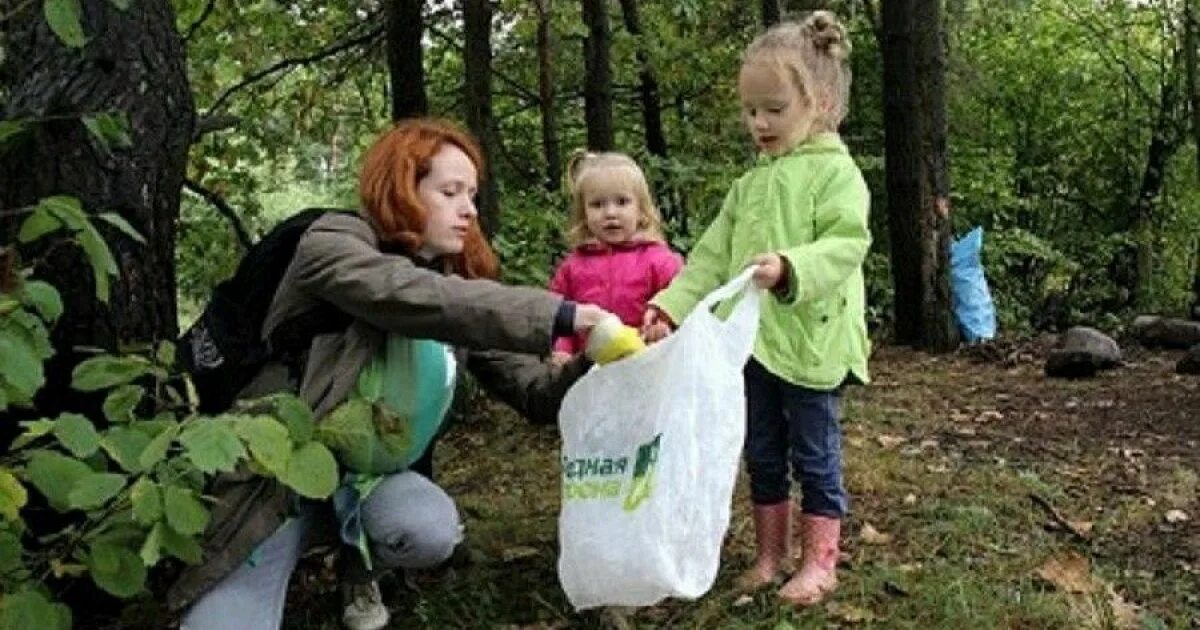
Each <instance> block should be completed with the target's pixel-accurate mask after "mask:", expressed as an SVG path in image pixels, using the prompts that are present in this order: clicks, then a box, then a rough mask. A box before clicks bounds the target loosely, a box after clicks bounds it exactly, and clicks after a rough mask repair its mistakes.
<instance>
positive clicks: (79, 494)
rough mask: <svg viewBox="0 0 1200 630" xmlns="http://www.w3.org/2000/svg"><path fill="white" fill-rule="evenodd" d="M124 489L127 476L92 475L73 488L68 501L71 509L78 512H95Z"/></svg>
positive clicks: (111, 474) (114, 474) (112, 474)
mask: <svg viewBox="0 0 1200 630" xmlns="http://www.w3.org/2000/svg"><path fill="white" fill-rule="evenodd" d="M124 487H125V475H118V474H116V473H92V474H91V475H88V476H86V477H84V478H82V479H80V480H79V481H78V482H77V483H76V484H75V486H74V487H73V488H71V493H70V494H69V495H68V496H67V500H68V501H70V503H71V507H73V508H75V509H77V510H93V509H96V508H98V507H100V506H102V505H104V504H105V503H107V502H108V500H109V499H111V498H113V497H115V496H117V493H118V492H120V491H121V489H122V488H124Z"/></svg>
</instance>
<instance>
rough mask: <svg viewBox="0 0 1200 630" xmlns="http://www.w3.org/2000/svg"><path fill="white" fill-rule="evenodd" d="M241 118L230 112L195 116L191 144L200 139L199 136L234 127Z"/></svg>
mask: <svg viewBox="0 0 1200 630" xmlns="http://www.w3.org/2000/svg"><path fill="white" fill-rule="evenodd" d="M240 122H242V119H241V118H239V117H238V116H233V115H231V114H215V115H213V116H198V117H197V118H196V128H195V129H194V130H192V144H195V143H196V142H197V141H199V140H200V137H201V136H203V135H205V134H209V133H213V132H216V131H224V130H226V129H230V128H233V127H236V126H237V125H238V123H240Z"/></svg>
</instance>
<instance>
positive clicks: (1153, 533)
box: [286, 339, 1200, 629]
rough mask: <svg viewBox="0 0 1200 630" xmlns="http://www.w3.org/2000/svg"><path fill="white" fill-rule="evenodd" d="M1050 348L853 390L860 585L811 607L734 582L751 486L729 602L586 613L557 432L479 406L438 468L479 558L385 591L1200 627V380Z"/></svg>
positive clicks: (320, 619)
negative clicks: (565, 519)
mask: <svg viewBox="0 0 1200 630" xmlns="http://www.w3.org/2000/svg"><path fill="white" fill-rule="evenodd" d="M1048 347H1049V342H1048V341H1047V340H1046V339H1042V340H1034V341H1026V342H1020V343H1000V344H993V345H989V346H982V347H976V348H972V349H968V350H963V351H960V352H959V353H956V354H951V355H943V356H931V355H926V354H922V353H918V352H913V351H911V350H907V349H901V348H894V347H884V348H880V349H878V350H877V351H876V353H875V355H874V356H873V358H872V371H873V379H874V382H873V383H872V384H871V385H870V386H869V387H855V388H852V389H850V390H848V392H847V396H846V404H845V418H844V423H843V427H844V432H845V442H844V450H845V456H846V481H847V485H848V489H849V491H850V494H851V497H852V506H851V514H850V516H849V517H848V519H847V521H846V527H845V530H844V533H843V539H844V545H843V553H842V558H841V562H840V576H841V587H840V589H839V590H838V591H837V594H836V596H835V597H833V598H832V599H831V600H829V601H828V602H827V603H825V604H823V605H821V606H818V607H816V608H815V609H811V610H805V611H795V610H792V609H789V608H787V607H785V606H782V605H780V604H779V602H778V600H777V599H776V598H775V597H774V596H773V594H772V593H771V592H766V593H763V594H760V595H758V596H756V597H753V598H750V597H740V596H739V595H737V594H736V593H735V592H734V591H733V578H734V576H736V575H737V573H738V572H739V571H740V570H741V569H742V568H743V567H745V566H746V565H747V563H748V562H749V560H750V558H751V556H752V553H753V528H752V525H751V521H750V515H749V506H748V500H747V498H746V496H745V480H744V479H742V481H741V483H739V490H738V493H737V497H736V498H735V502H734V512H733V518H732V522H731V525H730V530H729V535H728V536H727V538H726V544H725V548H724V553H723V559H722V567H721V571H720V574H719V576H718V578H717V581H716V584H715V585H714V587H713V588H712V590H711V591H710V592H709V593H708V594H707V595H705V596H704V597H702V598H701V599H699V600H698V601H694V602H684V601H669V602H666V603H664V604H661V605H659V606H654V607H649V608H644V609H640V610H637V611H627V612H626V613H625V614H620V615H618V614H611V613H609V612H605V613H597V612H584V613H575V612H572V610H571V608H570V606H569V604H568V603H567V601H566V598H565V596H564V595H563V593H562V590H561V588H560V587H559V583H558V579H557V575H556V561H557V517H558V511H559V496H560V486H559V465H558V442H557V437H556V432H555V429H554V428H553V427H536V426H531V425H528V424H526V423H523V422H522V421H521V420H519V419H518V418H517V417H515V415H514V414H512V413H511V412H509V411H507V410H505V409H501V408H499V407H495V406H492V405H488V404H487V403H483V402H480V403H477V404H478V406H479V409H481V410H482V411H480V412H477V413H475V414H473V419H470V420H467V421H465V422H464V424H465V425H466V426H462V425H460V426H459V427H458V428H457V429H456V430H454V431H452V432H451V434H450V435H449V436H448V437H447V439H445V440H443V441H442V443H441V446H439V449H440V450H439V456H438V460H437V470H438V472H437V474H438V480H439V482H440V483H442V484H443V485H444V486H445V488H446V489H447V490H448V491H449V493H450V494H451V496H453V497H455V498H456V500H457V501H458V503H459V507H460V510H461V512H462V514H463V517H464V520H465V522H466V528H467V530H466V531H467V533H466V535H467V544H466V546H465V552H464V553H461V554H459V556H460V557H458V559H457V561H456V562H455V563H454V565H455V566H453V568H451V569H449V570H442V571H438V572H434V573H431V574H424V575H417V576H409V577H408V578H407V579H401V578H400V577H395V578H388V579H385V580H384V581H383V589H384V594H385V599H386V600H387V601H388V603H389V605H390V607H391V608H392V611H393V622H392V626H391V627H395V628H410V627H411V628H451V627H454V628H479V627H502V628H573V627H602V626H614V625H615V626H622V625H623V626H625V627H638V628H650V627H654V628H657V627H685V628H715V627H739V628H740V627H746V628H789V627H796V628H815V627H830V626H837V627H840V626H861V627H887V628H925V629H928V628H967V627H970V628H974V629H980V628H1126V627H1130V628H1158V627H1161V628H1189V627H1190V628H1200V378H1197V377H1182V376H1177V375H1176V374H1175V373H1174V370H1173V367H1174V363H1175V361H1176V360H1177V359H1178V357H1179V354H1178V353H1173V352H1160V351H1147V350H1140V349H1136V348H1135V349H1133V350H1132V351H1131V352H1130V354H1129V356H1127V362H1126V364H1125V365H1123V366H1122V367H1120V368H1118V369H1115V370H1112V371H1108V372H1104V373H1101V375H1099V376H1098V377H1096V378H1092V379H1084V380H1052V379H1047V378H1046V377H1044V376H1043V374H1042V357H1044V355H1045V351H1046V349H1047V348H1048ZM743 477H744V475H743ZM331 578H332V572H331V571H330V569H329V568H328V565H327V563H324V562H322V561H321V559H320V558H319V557H314V558H310V559H308V560H306V561H305V562H304V563H303V564H302V570H301V571H300V572H299V573H298V575H297V577H296V579H294V580H293V583H292V592H291V595H290V598H289V610H288V615H287V617H288V620H287V623H286V627H288V628H335V627H337V620H338V617H339V614H340V609H339V601H340V600H339V598H338V595H337V589H336V587H335V585H334V582H333V580H332V579H331Z"/></svg>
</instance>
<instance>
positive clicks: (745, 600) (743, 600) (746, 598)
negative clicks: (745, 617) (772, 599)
mask: <svg viewBox="0 0 1200 630" xmlns="http://www.w3.org/2000/svg"><path fill="white" fill-rule="evenodd" d="M753 602H754V597H752V596H750V595H742V596H741V597H739V598H737V599H735V600H733V607H734V608H741V607H742V606H745V605H746V604H750V603H753Z"/></svg>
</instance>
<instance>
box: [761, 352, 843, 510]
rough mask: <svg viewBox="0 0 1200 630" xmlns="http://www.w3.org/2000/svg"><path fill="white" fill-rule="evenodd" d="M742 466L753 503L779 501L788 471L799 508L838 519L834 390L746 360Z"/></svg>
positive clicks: (838, 457) (839, 477)
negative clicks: (798, 493) (796, 484)
mask: <svg viewBox="0 0 1200 630" xmlns="http://www.w3.org/2000/svg"><path fill="white" fill-rule="evenodd" d="M744 374H745V379H746V448H745V457H746V468H747V470H748V471H749V473H750V499H751V500H752V501H754V503H755V504H756V505H770V504H773V503H778V502H780V501H784V500H786V499H787V498H788V496H789V494H790V492H789V490H790V482H789V480H788V473H789V466H790V473H791V476H792V477H794V478H795V479H796V481H798V482H800V490H801V492H802V495H801V500H800V511H801V512H803V513H804V514H815V515H820V516H830V517H834V518H842V517H843V516H845V515H846V508H847V498H846V490H845V488H844V487H843V486H842V432H841V427H840V426H839V423H838V420H839V416H840V415H841V413H840V411H839V403H840V402H841V394H840V393H839V392H838V390H832V391H819V390H813V389H808V388H806V387H801V386H799V385H794V384H792V383H789V382H787V381H785V380H783V379H781V378H779V377H778V376H775V375H774V374H772V373H770V372H768V371H767V369H766V368H765V367H763V366H762V364H761V363H759V362H758V361H756V360H754V359H750V362H749V363H747V364H746V369H745V372H744Z"/></svg>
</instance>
